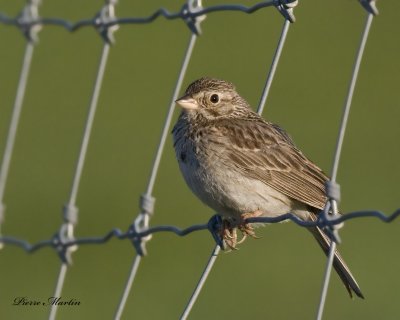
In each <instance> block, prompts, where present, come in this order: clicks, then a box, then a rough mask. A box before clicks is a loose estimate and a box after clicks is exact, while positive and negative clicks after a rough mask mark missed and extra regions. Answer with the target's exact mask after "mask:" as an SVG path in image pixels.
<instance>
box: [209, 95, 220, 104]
mask: <svg viewBox="0 0 400 320" xmlns="http://www.w3.org/2000/svg"><path fill="white" fill-rule="evenodd" d="M210 101H211V102H212V103H217V102H218V101H219V96H218V95H217V94H213V95H211V97H210Z"/></svg>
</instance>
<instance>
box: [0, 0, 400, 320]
mask: <svg viewBox="0 0 400 320" xmlns="http://www.w3.org/2000/svg"><path fill="white" fill-rule="evenodd" d="M43 2H44V3H43V5H42V6H41V7H40V14H41V15H42V16H45V17H50V16H51V17H62V18H66V19H69V20H72V21H76V20H78V19H83V18H89V17H92V16H93V15H94V14H95V13H96V12H98V10H99V8H100V7H101V6H102V5H103V1H100V0H85V1H79V0H53V1H46V0H45V1H43ZM182 3H183V1H124V0H121V1H120V3H119V4H118V5H117V7H116V13H117V15H118V16H120V17H127V16H146V15H149V14H150V13H152V12H153V11H154V10H156V9H157V8H159V7H165V8H168V9H169V10H171V11H177V10H179V9H180V6H181V4H182ZM221 3H242V4H246V5H251V4H254V3H256V1H244V0H242V1H238V0H235V1H226V0H213V1H206V0H204V5H205V6H210V5H214V4H221ZM24 4H25V1H22V0H0V12H5V13H7V14H8V15H10V16H14V15H16V14H17V13H18V12H19V11H20V9H21V8H22V7H23V5H24ZM378 7H379V9H380V12H381V14H380V16H378V17H377V18H376V19H375V20H374V22H373V25H372V29H371V33H370V38H369V41H368V44H367V48H366V52H365V56H364V60H363V63H362V68H361V73H360V78H359V82H358V83H357V87H356V92H355V97H354V103H353V108H352V111H351V115H350V122H349V127H348V131H347V134H346V139H345V144H344V149H343V156H342V159H341V165H340V169H339V177H338V180H339V182H340V183H341V186H342V203H341V209H342V211H343V212H350V211H354V210H363V209H378V210H382V211H384V212H386V213H387V214H389V213H392V212H393V211H394V210H395V209H397V208H398V207H399V206H400V202H399V198H400V188H399V180H400V162H399V157H400V143H399V137H400V126H399V121H400V95H399V82H400V64H399V56H400V41H399V39H400V38H399V34H400V25H399V23H398V21H397V20H398V16H399V15H398V13H399V10H400V3H399V2H398V1H395V0H387V1H378ZM295 14H296V17H297V22H296V23H295V24H294V25H292V27H291V29H290V31H289V35H288V39H287V43H286V45H285V50H284V52H283V55H282V59H281V63H280V65H279V67H278V70H277V75H276V79H275V81H274V83H273V86H272V91H271V95H270V98H269V100H268V102H267V107H266V111H265V113H264V116H266V117H267V118H268V119H269V120H271V121H273V122H276V123H279V124H280V125H282V126H284V127H285V128H286V129H287V130H288V131H289V132H290V133H291V135H292V136H293V137H294V140H295V141H296V143H297V144H298V146H299V147H300V148H301V149H303V150H304V152H305V153H306V154H307V155H308V156H309V157H310V158H311V159H313V160H314V161H315V162H316V163H318V164H319V165H320V166H321V167H322V168H324V169H325V170H326V171H328V172H329V171H330V168H331V160H332V155H333V149H334V146H335V140H336V135H337V130H338V126H339V121H340V117H341V112H342V106H343V103H344V99H345V95H346V92H347V87H348V82H349V79H350V75H351V70H352V65H353V62H354V57H355V53H356V50H357V48H358V45H359V41H360V36H361V30H362V29H363V26H364V22H365V17H366V13H365V11H364V10H363V9H362V7H361V6H360V4H359V3H358V1H355V0H341V1H321V0H309V1H300V4H299V6H298V8H296V10H295ZM282 23H283V18H282V16H281V15H280V14H279V13H278V12H277V10H276V9H274V8H267V9H262V10H259V11H257V12H255V13H253V14H251V15H247V14H244V13H239V12H227V13H221V12H220V13H214V14H210V15H209V16H208V17H207V19H206V20H205V21H204V22H203V24H202V30H203V35H202V36H201V37H200V38H199V39H198V42H197V43H196V46H195V50H194V53H193V57H192V60H191V61H190V64H189V69H188V73H187V75H186V77H185V81H184V86H185V87H186V86H187V85H188V84H189V83H190V82H191V81H193V80H194V79H196V78H198V77H200V76H204V75H209V76H215V77H219V78H223V79H226V80H229V81H231V82H233V83H235V84H236V86H237V88H238V90H239V92H240V93H241V94H242V95H243V96H244V97H245V98H246V99H247V100H248V101H249V102H250V103H251V104H252V105H253V106H255V105H257V103H258V101H259V97H260V95H261V91H262V88H263V85H264V82H265V79H266V75H267V72H268V68H269V65H270V62H271V59H272V55H273V53H274V50H275V46H276V43H277V40H278V37H279V34H280V31H281V26H282ZM39 37H40V42H39V44H38V45H37V46H36V47H35V52H34V56H33V62H32V67H31V73H30V76H29V80H28V86H27V92H26V96H25V101H24V105H23V112H22V117H21V122H20V128H19V131H18V135H17V140H16V145H15V152H14V154H13V159H12V165H11V171H10V174H9V179H8V184H7V188H6V193H5V203H6V205H7V211H6V218H5V223H4V225H3V228H2V229H3V234H5V235H10V236H15V237H19V238H23V239H26V240H28V241H30V242H36V241H39V240H43V239H48V238H50V237H51V236H53V235H54V233H55V232H56V230H58V228H59V226H60V223H61V222H62V218H61V217H62V215H61V208H62V205H63V204H64V203H65V202H66V201H67V199H68V196H69V190H70V187H71V182H72V177H73V173H74V168H75V162H76V159H77V155H78V151H79V147H80V139H81V135H82V131H83V128H84V121H85V118H86V114H87V109H88V104H89V101H90V97H91V93H92V88H93V85H94V79H95V76H96V70H97V67H98V62H99V57H100V54H101V48H102V45H103V44H102V40H101V38H100V37H99V36H98V35H97V34H96V31H95V30H93V29H92V28H90V27H87V28H83V29H80V30H79V31H77V32H75V33H69V32H67V31H66V30H65V29H63V28H60V27H52V26H47V27H44V28H43V30H42V31H41V32H40V34H39ZM115 37H116V44H115V46H113V47H112V49H111V53H110V57H109V61H108V65H107V69H106V73H105V79H104V83H103V87H102V91H101V95H100V101H99V106H98V112H97V114H96V118H95V123H94V127H93V131H92V135H91V140H90V145H89V149H88V156H87V159H86V163H85V167H84V172H83V177H82V181H81V187H80V189H79V196H78V199H77V203H78V207H79V210H80V215H79V224H78V225H77V227H76V236H78V237H87V236H100V235H104V234H105V233H106V232H108V231H109V230H111V229H112V228H114V227H117V228H120V229H122V230H126V228H127V227H128V225H129V224H130V223H131V221H132V220H133V219H134V218H135V217H136V215H137V213H138V198H139V195H140V194H141V193H143V192H144V191H145V188H146V186H147V179H148V177H149V173H150V170H151V165H152V161H153V158H154V155H155V148H156V146H157V144H158V141H159V137H160V133H161V128H162V125H163V121H164V118H165V115H166V112H167V107H168V105H169V101H170V99H171V96H172V91H173V88H174V86H175V82H176V79H177V75H178V71H179V68H180V66H181V63H182V58H183V54H184V51H185V49H186V46H187V43H188V40H189V37H190V32H189V29H188V28H187V27H186V26H185V24H184V23H183V22H182V21H181V20H170V21H167V20H165V19H164V18H159V19H157V20H156V21H155V22H154V23H151V24H146V25H124V26H122V27H121V28H120V29H119V30H118V31H117V32H116V34H115ZM0 39H1V45H0V156H2V153H3V151H4V144H5V140H6V135H7V130H8V125H9V120H10V117H11V112H12V106H13V103H14V99H15V93H16V88H17V83H18V78H19V73H20V69H21V63H22V58H23V54H24V50H25V49H24V48H25V45H26V41H25V39H24V38H23V37H22V35H21V34H20V31H19V30H18V29H17V28H15V27H11V26H4V25H1V24H0ZM396 39H397V40H396ZM176 115H177V114H176ZM176 115H175V117H176ZM154 193H155V196H156V197H157V202H156V210H155V215H154V217H153V218H152V220H151V224H152V225H164V224H169V225H175V226H179V227H187V226H190V225H192V224H197V223H204V222H206V221H207V220H208V218H209V217H210V215H211V214H212V213H213V212H212V211H211V210H210V209H208V208H206V207H205V206H204V205H202V204H201V203H200V201H199V200H197V199H196V198H195V197H194V196H193V195H192V194H191V193H190V191H189V190H188V188H187V187H186V186H185V184H184V181H183V179H182V178H181V175H180V173H179V171H178V166H177V164H176V161H175V159H174V152H173V148H172V143H171V137H169V138H168V143H167V146H166V149H165V153H164V155H163V159H162V164H161V168H160V172H159V175H158V177H157V183H156V188H155V192H154ZM398 227H399V220H397V221H394V222H393V223H391V224H384V223H381V222H380V221H378V220H375V219H358V220H353V221H349V222H348V223H346V226H345V227H344V228H343V229H342V230H341V232H340V233H341V236H342V239H343V243H342V245H340V250H341V251H342V254H343V256H344V257H345V259H346V261H347V262H348V264H349V266H350V267H351V269H352V271H353V273H354V274H355V276H356V278H357V280H358V281H359V283H360V285H361V287H362V290H363V292H364V294H365V296H366V299H365V300H364V301H363V300H360V299H354V300H351V299H349V297H348V295H347V292H346V291H345V289H344V288H343V285H342V284H341V282H340V280H339V278H338V277H337V275H336V274H334V275H333V276H332V281H331V284H330V287H329V294H328V300H327V305H326V310H325V318H324V319H377V318H379V319H399V317H400V309H399V306H398V305H397V303H396V300H397V295H398V293H399V289H400V278H399V276H398V275H399V270H400V253H399V240H400V236H399V231H398ZM258 233H259V235H261V236H262V239H260V240H252V239H250V240H248V241H246V242H245V243H244V244H243V245H242V246H241V248H240V250H239V251H237V252H232V253H223V254H221V256H220V257H219V258H218V260H217V263H216V265H215V267H214V269H213V270H212V272H211V275H210V278H209V279H208V281H207V283H206V285H205V287H204V290H203V291H202V293H201V295H200V298H199V300H198V302H197V303H196V305H195V307H194V309H193V312H192V314H191V316H190V319H246V318H250V319H266V318H268V319H312V318H314V316H315V314H316V309H317V304H318V301H319V294H320V289H321V280H322V276H323V272H324V266H325V258H324V255H323V254H322V252H321V251H320V249H319V248H318V246H317V245H316V244H315V243H314V240H313V239H312V237H311V236H310V235H309V234H308V232H306V231H305V230H304V229H302V228H300V227H297V226H296V225H294V224H293V223H289V224H282V225H271V226H268V227H266V228H261V229H260V230H259V231H258ZM213 246H214V243H213V240H212V238H211V236H210V234H209V233H208V232H206V231H204V232H197V233H194V234H191V235H189V236H187V237H185V238H180V237H177V236H175V235H173V234H168V233H159V234H157V235H155V236H154V237H153V239H152V240H151V241H150V242H149V243H148V252H149V255H148V256H147V257H146V258H145V259H144V260H143V261H142V265H141V267H140V269H139V272H138V276H137V280H136V282H135V283H134V286H133V290H132V292H131V294H130V296H129V300H128V303H127V307H126V310H125V312H124V315H123V318H124V319H177V318H178V317H179V315H180V314H181V312H182V310H183V308H184V306H185V304H186V302H187V300H188V298H189V296H190V294H191V292H192V290H193V288H194V287H195V284H196V282H197V280H198V278H199V276H200V274H201V272H202V270H203V268H204V266H205V263H206V261H207V259H208V257H209V254H210V252H211V250H212V248H213ZM134 256H135V251H134V249H133V247H132V245H131V244H130V243H129V241H120V240H115V239H113V240H112V241H110V242H109V243H107V244H104V245H86V246H82V247H80V248H79V250H78V251H77V252H75V253H74V254H73V265H72V267H71V268H70V269H69V270H68V273H67V278H66V282H65V287H64V291H63V294H62V297H63V298H65V299H69V298H74V299H76V300H80V301H81V305H80V306H79V307H68V306H66V307H60V308H59V311H58V319H94V318H97V319H110V318H112V316H113V315H114V313H115V310H116V306H117V304H118V302H119V299H120V297H121V294H122V290H123V288H124V284H125V281H126V279H127V276H128V272H129V269H130V266H131V261H132V259H133V257H134ZM59 267H60V260H59V259H58V256H57V255H56V253H55V252H54V251H53V250H52V249H49V248H46V249H43V250H40V251H38V252H36V253H35V254H27V253H25V252H24V251H23V250H21V249H20V248H17V247H13V246H6V247H5V248H4V249H3V250H2V251H1V252H0V284H1V290H0V318H1V319H45V318H46V317H47V316H48V312H49V310H48V309H47V308H46V307H32V306H29V307H28V306H26V307H21V306H18V307H17V306H12V301H13V299H14V298H15V297H17V296H26V297H28V298H30V299H33V300H35V299H47V298H48V297H49V296H52V295H53V291H54V287H55V282H56V279H57V275H58V271H59Z"/></svg>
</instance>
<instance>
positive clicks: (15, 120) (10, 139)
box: [0, 42, 34, 248]
mask: <svg viewBox="0 0 400 320" xmlns="http://www.w3.org/2000/svg"><path fill="white" fill-rule="evenodd" d="M33 49H34V45H33V43H31V42H28V43H27V44H26V49H25V54H24V59H23V62H22V70H21V75H20V78H19V83H18V88H17V95H16V98H15V103H14V108H13V113H12V116H11V122H10V127H9V130H8V136H7V140H6V146H5V150H4V155H3V161H2V163H1V168H0V226H1V224H2V222H3V219H4V211H5V205H4V192H5V189H6V183H7V177H8V173H9V171H10V163H11V157H12V153H13V150H14V144H15V138H16V135H17V130H18V124H19V119H20V116H21V111H22V104H23V101H24V96H25V90H26V83H27V81H28V75H29V69H30V66H31V62H32V56H33V51H34V50H33ZM0 248H1V245H0Z"/></svg>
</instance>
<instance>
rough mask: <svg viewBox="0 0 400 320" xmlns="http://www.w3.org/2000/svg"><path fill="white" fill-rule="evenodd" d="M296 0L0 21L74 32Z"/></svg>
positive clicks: (0, 19) (2, 15)
mask: <svg viewBox="0 0 400 320" xmlns="http://www.w3.org/2000/svg"><path fill="white" fill-rule="evenodd" d="M295 2H297V0H286V1H285V0H269V1H260V2H259V3H256V4H254V5H253V6H244V5H240V4H224V5H215V6H210V7H206V8H203V9H201V10H196V11H190V10H188V5H187V3H185V4H184V5H183V6H182V8H181V10H180V11H179V12H170V11H168V10H167V9H164V8H160V9H157V10H156V11H155V12H153V13H152V14H150V15H148V16H145V17H126V18H115V19H113V20H112V21H109V22H102V21H99V19H98V18H97V16H94V17H93V18H90V19H82V20H79V21H76V22H71V21H69V20H66V19H60V18H51V17H49V18H46V17H38V18H37V19H33V20H32V21H29V22H25V21H23V20H21V19H20V17H19V16H17V17H10V16H8V15H7V14H6V13H3V12H0V23H3V24H5V25H10V26H16V27H19V28H21V27H26V26H27V25H28V26H35V25H41V26H57V27H62V28H64V29H65V30H67V31H70V32H74V31H77V30H80V29H82V28H84V27H96V28H97V27H99V26H103V27H110V26H114V25H124V24H145V23H152V22H153V21H154V20H156V19H157V18H159V17H164V18H165V19H167V20H174V19H183V20H185V21H191V20H194V19H195V18H197V17H200V16H203V15H206V14H209V13H214V12H221V11H222V12H227V11H233V12H235V11H238V12H243V13H247V14H251V13H254V12H256V11H258V10H260V9H263V8H267V7H272V6H275V7H277V8H278V9H279V6H288V5H290V4H291V3H295Z"/></svg>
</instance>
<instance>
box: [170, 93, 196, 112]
mask: <svg viewBox="0 0 400 320" xmlns="http://www.w3.org/2000/svg"><path fill="white" fill-rule="evenodd" d="M175 102H176V103H177V104H178V105H179V106H181V107H182V108H183V109H186V110H194V109H197V108H198V107H199V104H198V103H197V101H196V100H195V99H193V98H191V97H190V96H183V97H181V98H179V99H178V100H176V101H175Z"/></svg>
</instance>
